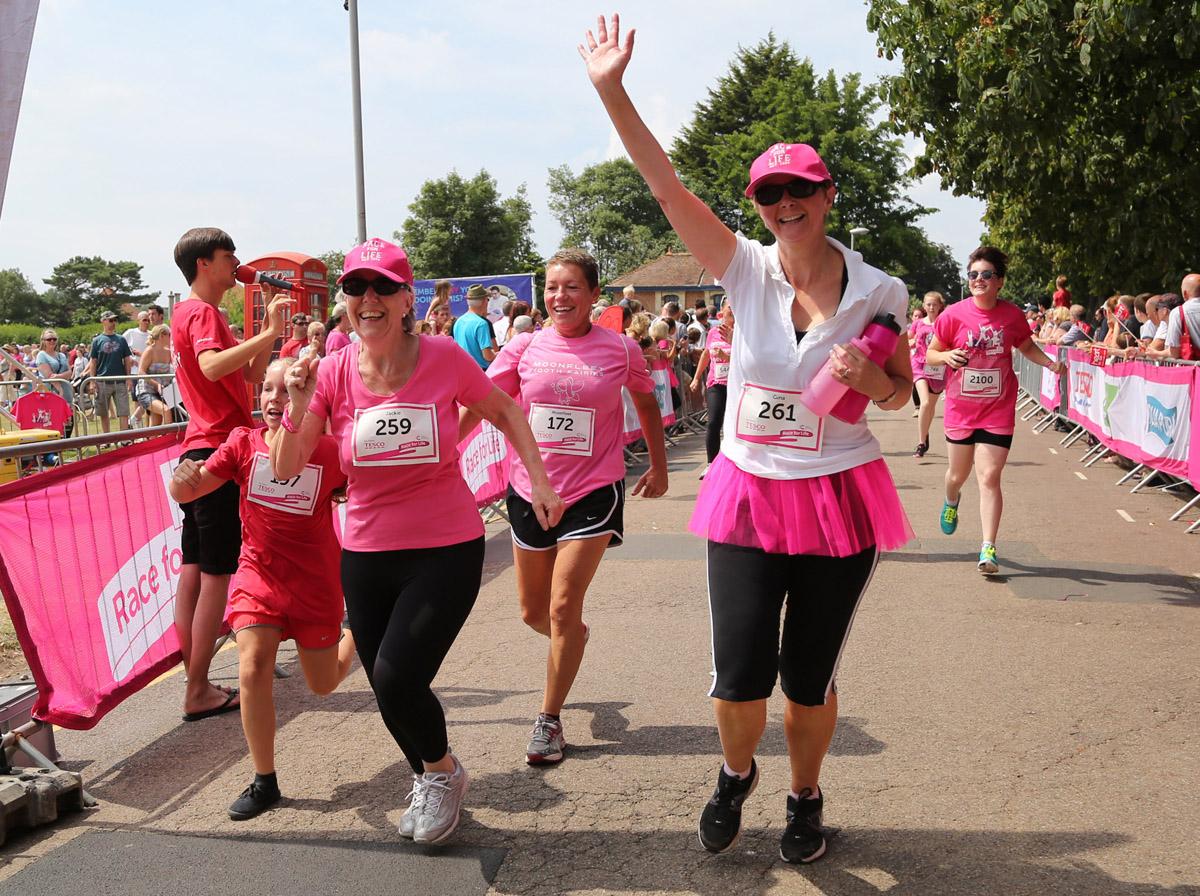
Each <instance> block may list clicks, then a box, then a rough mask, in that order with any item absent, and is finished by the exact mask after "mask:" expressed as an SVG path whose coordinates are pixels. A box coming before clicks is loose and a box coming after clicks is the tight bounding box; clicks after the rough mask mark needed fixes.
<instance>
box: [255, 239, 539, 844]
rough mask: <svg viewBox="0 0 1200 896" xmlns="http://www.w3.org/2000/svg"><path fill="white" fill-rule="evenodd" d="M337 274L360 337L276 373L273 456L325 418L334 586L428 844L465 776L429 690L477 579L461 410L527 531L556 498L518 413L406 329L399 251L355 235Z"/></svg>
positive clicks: (288, 463)
mask: <svg viewBox="0 0 1200 896" xmlns="http://www.w3.org/2000/svg"><path fill="white" fill-rule="evenodd" d="M343 271H344V273H343V274H342V277H341V280H340V281H339V282H340V283H341V285H342V291H343V292H344V293H345V295H346V299H347V306H348V309H347V310H348V313H349V314H350V320H351V323H352V325H353V327H354V329H355V331H356V332H357V333H358V336H359V342H358V343H356V344H353V345H350V346H349V347H347V348H344V349H342V351H340V352H338V353H337V354H336V355H333V356H331V357H329V358H327V359H325V360H324V361H318V359H315V358H314V359H311V360H310V361H304V362H297V363H296V364H294V365H293V366H292V367H291V368H289V370H288V372H287V375H286V378H285V381H286V383H287V388H288V395H289V397H290V399H291V404H290V405H289V408H288V412H287V413H286V414H285V415H284V417H283V427H284V430H285V431H284V433H283V434H282V437H281V438H279V439H277V440H276V442H275V444H274V445H272V446H271V462H272V465H273V467H274V470H275V475H276V476H277V477H278V478H280V479H286V478H289V477H292V476H295V475H297V474H298V473H299V471H300V470H302V469H303V468H304V465H305V463H306V462H307V461H308V458H309V455H310V454H311V453H312V450H313V448H314V446H315V445H316V444H317V442H318V441H319V440H320V438H321V434H322V432H323V431H324V429H325V425H326V422H328V424H329V427H330V431H331V433H332V435H333V437H334V438H335V439H336V440H337V442H338V445H339V450H340V455H341V465H342V469H343V470H345V471H346V474H347V478H348V489H347V502H346V522H345V527H344V530H343V533H342V588H343V591H344V592H345V595H346V609H347V611H348V613H349V616H350V629H351V631H353V632H354V640H355V643H356V644H357V645H358V655H359V657H360V658H361V659H362V662H363V668H364V669H365V670H366V673H367V678H368V680H369V681H370V682H371V688H372V690H374V692H375V697H376V700H377V701H378V703H379V711H380V713H381V715H382V716H383V720H384V722H385V724H386V725H387V727H388V730H389V731H390V732H391V733H392V736H393V737H394V738H395V739H396V742H397V743H398V744H399V746H400V749H401V750H402V751H403V752H404V755H405V757H406V758H407V759H408V762H409V764H410V765H411V766H412V770H413V789H412V794H411V796H412V800H411V802H410V804H409V807H408V810H407V811H406V812H405V813H404V816H403V817H402V818H401V820H400V834H401V835H402V836H405V837H412V838H413V839H414V840H416V841H417V842H419V843H438V842H441V841H443V840H445V839H446V838H447V837H449V836H450V834H451V833H452V832H453V831H454V829H455V827H457V825H458V818H459V809H460V808H461V806H462V798H463V795H464V794H465V793H466V784H467V775H466V771H465V770H464V769H463V767H462V765H461V764H460V763H459V762H458V760H457V759H455V758H454V756H453V755H452V754H451V753H450V749H449V745H448V741H447V735H446V717H445V713H444V712H443V711H442V707H441V704H440V703H439V702H438V699H437V697H436V696H435V695H434V693H433V691H432V690H431V689H430V683H431V682H432V681H433V678H434V676H435V675H436V674H437V671H438V668H439V667H440V666H441V664H442V660H443V659H445V656H446V654H447V652H448V651H449V650H450V647H451V645H453V643H454V639H455V638H456V637H457V636H458V632H459V630H460V629H461V628H462V626H463V624H464V623H465V622H466V620H467V615H468V614H469V613H470V612H471V607H472V606H474V604H475V598H476V597H477V596H478V594H479V585H480V581H481V578H482V574H483V521H482V520H481V519H480V516H479V512H478V510H477V509H476V507H475V498H474V495H472V493H471V491H470V489H469V488H468V487H467V484H466V482H464V481H463V478H462V473H461V470H460V468H459V463H458V449H457V443H458V438H457V436H458V417H459V409H460V407H467V408H470V409H471V410H473V411H474V412H476V413H477V414H479V415H480V416H482V417H485V418H486V419H488V420H490V421H492V422H493V423H494V424H495V425H496V426H497V427H498V428H499V429H500V430H501V432H503V433H504V434H505V436H506V437H507V438H508V440H509V442H510V443H511V444H512V446H513V447H514V449H515V450H516V452H517V454H518V455H519V456H520V458H521V461H522V463H523V464H524V465H525V468H526V470H527V471H528V476H529V496H530V505H531V507H532V513H533V515H534V516H535V518H536V523H535V525H537V526H540V527H544V528H549V527H551V526H553V525H555V524H556V523H557V522H558V519H559V517H560V516H561V514H562V501H561V500H560V499H559V498H558V496H557V495H556V494H555V493H554V490H553V489H552V488H551V487H550V483H549V480H548V479H547V477H546V470H545V467H544V466H543V465H542V460H541V456H540V455H539V454H538V449H537V445H536V443H535V442H534V440H533V434H532V433H531V432H530V429H529V425H528V424H527V423H526V422H525V418H524V416H523V415H522V414H521V409H520V408H519V407H518V406H517V405H516V404H515V403H514V402H513V400H512V399H511V398H509V397H508V396H507V395H505V394H504V393H503V392H501V391H500V390H499V389H497V388H496V387H495V386H493V385H492V383H491V381H490V380H489V379H488V378H487V377H486V376H485V375H484V373H483V371H482V370H480V368H479V365H478V364H476V363H475V362H474V361H473V360H471V358H470V357H469V356H468V355H467V354H466V353H465V352H464V351H463V350H462V349H461V348H459V347H458V345H457V344H455V343H454V342H453V341H451V340H448V339H439V338H436V337H430V336H418V335H416V334H415V333H414V332H413V330H414V328H415V321H414V318H413V304H414V299H413V291H412V283H413V274H412V267H411V266H410V265H409V263H408V257H407V256H406V255H405V252H404V250H403V249H401V248H400V247H399V246H396V245H393V244H392V243H389V242H386V241H384V240H379V239H374V240H368V241H367V242H366V243H364V244H363V245H361V246H358V247H356V248H355V249H353V250H352V251H351V252H350V254H349V255H347V256H346V263H345V265H344V268H343ZM318 364H319V365H320V366H319V372H318Z"/></svg>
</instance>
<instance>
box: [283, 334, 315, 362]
mask: <svg viewBox="0 0 1200 896" xmlns="http://www.w3.org/2000/svg"><path fill="white" fill-rule="evenodd" d="M306 345H308V339H307V338H305V339H289V340H288V341H287V342H285V343H284V344H283V345H282V346H281V347H280V349H279V357H281V358H294V357H296V356H297V355H298V354H300V349H302V348H303V347H304V346H306Z"/></svg>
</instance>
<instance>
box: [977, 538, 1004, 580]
mask: <svg viewBox="0 0 1200 896" xmlns="http://www.w3.org/2000/svg"><path fill="white" fill-rule="evenodd" d="M979 571H980V572H981V573H983V574H984V575H985V576H994V575H995V574H996V573H998V572H999V571H1000V564H999V563H997V562H996V546H995V545H994V544H985V545H984V546H983V549H982V550H980V552H979Z"/></svg>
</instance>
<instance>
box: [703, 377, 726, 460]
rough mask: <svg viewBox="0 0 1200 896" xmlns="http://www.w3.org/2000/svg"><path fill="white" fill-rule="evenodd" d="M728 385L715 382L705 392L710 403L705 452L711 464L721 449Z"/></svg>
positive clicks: (705, 435)
mask: <svg viewBox="0 0 1200 896" xmlns="http://www.w3.org/2000/svg"><path fill="white" fill-rule="evenodd" d="M726 390H727V387H726V386H723V385H721V384H720V383H714V384H713V385H711V386H709V387H708V391H707V392H705V393H704V399H705V402H706V403H707V405H708V428H707V429H705V431H704V452H705V453H706V454H707V455H708V462H709V463H710V464H711V463H712V462H713V461H714V460H716V459H717V455H718V454H719V453H720V451H721V423H722V421H724V419H725V393H726Z"/></svg>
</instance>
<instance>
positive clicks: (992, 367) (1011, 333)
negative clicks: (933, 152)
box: [925, 246, 1063, 576]
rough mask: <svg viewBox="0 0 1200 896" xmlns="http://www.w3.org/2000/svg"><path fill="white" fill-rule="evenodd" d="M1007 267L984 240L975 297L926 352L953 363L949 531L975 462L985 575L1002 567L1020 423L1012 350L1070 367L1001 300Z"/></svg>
mask: <svg viewBox="0 0 1200 896" xmlns="http://www.w3.org/2000/svg"><path fill="white" fill-rule="evenodd" d="M1007 271H1008V256H1007V255H1005V254H1004V253H1003V252H1001V251H1000V250H999V249H996V248H993V247H992V246H980V247H979V248H978V249H976V250H975V251H974V252H972V253H971V258H970V261H969V264H968V267H967V281H968V282H969V283H970V288H971V297H970V298H969V299H967V300H966V301H962V302H958V303H957V304H955V305H951V306H950V308H948V309H947V310H946V311H945V313H943V314H942V315H941V316H940V317H939V318H938V320H937V323H936V324H934V328H933V341H932V342H931V343H930V344H929V349H928V351H927V352H926V354H925V363H926V364H934V365H937V364H945V365H947V366H948V367H949V368H950V371H949V373H948V376H947V380H946V411H945V421H944V422H945V427H946V442H947V446H946V447H947V453H948V454H949V455H950V465H949V467H948V468H947V469H946V500H945V503H944V504H943V505H942V518H941V525H942V531H943V532H944V533H945V534H947V535H952V534H954V530H955V529H957V528H958V501H959V498H960V496H961V494H962V487H963V483H965V482H966V481H967V477H968V476H970V475H971V467H972V466H973V467H974V468H975V479H976V481H977V482H978V483H979V517H980V522H981V523H982V524H983V544H982V545H980V548H979V571H980V572H981V573H983V574H984V575H986V576H990V575H994V574H995V573H996V572H998V571H999V568H1000V567H999V565H998V563H997V560H996V535H997V533H998V532H999V531H1000V514H1001V513H1002V512H1003V511H1004V495H1003V494H1002V493H1001V491H1000V474H1001V473H1003V472H1004V464H1005V461H1007V460H1008V450H1009V448H1011V447H1012V437H1013V429H1014V428H1015V427H1016V409H1017V378H1016V376H1015V375H1014V373H1013V366H1012V352H1013V349H1016V350H1017V351H1019V352H1020V353H1021V354H1023V355H1024V356H1025V357H1026V358H1028V359H1029V360H1030V361H1032V362H1033V363H1034V364H1038V365H1040V366H1041V367H1048V368H1049V369H1051V370H1053V371H1054V372H1055V373H1062V371H1063V365H1062V364H1059V363H1058V362H1057V361H1052V360H1050V358H1049V357H1047V356H1046V353H1045V352H1043V351H1042V350H1041V349H1040V348H1038V347H1037V345H1035V344H1034V342H1033V339H1032V338H1031V336H1032V334H1031V333H1030V332H1029V324H1027V323H1026V322H1025V315H1024V314H1022V313H1021V310H1020V309H1019V308H1018V307H1017V306H1016V305H1014V304H1012V303H1011V302H1007V301H1004V300H1003V299H1001V298H1000V290H1001V289H1003V288H1004V275H1005V273H1007Z"/></svg>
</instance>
